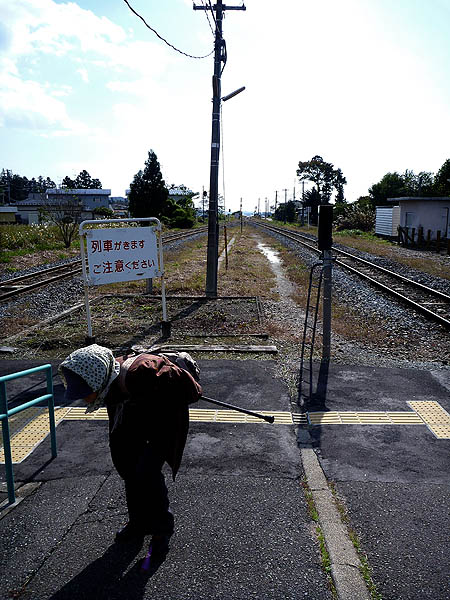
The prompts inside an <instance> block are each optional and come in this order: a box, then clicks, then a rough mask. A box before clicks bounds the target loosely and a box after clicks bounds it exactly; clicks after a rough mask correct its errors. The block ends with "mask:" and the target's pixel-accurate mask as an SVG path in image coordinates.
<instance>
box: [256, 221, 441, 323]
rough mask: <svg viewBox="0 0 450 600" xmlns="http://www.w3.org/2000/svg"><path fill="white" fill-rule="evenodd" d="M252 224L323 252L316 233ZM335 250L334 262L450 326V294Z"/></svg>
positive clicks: (338, 249) (315, 252)
mask: <svg viewBox="0 0 450 600" xmlns="http://www.w3.org/2000/svg"><path fill="white" fill-rule="evenodd" d="M252 224H253V225H255V226H257V227H260V228H261V229H264V230H267V231H272V232H273V233H276V234H278V235H281V236H283V237H285V238H286V239H289V240H291V241H293V242H295V243H297V244H301V245H302V246H304V247H306V248H308V249H309V250H310V251H311V252H312V253H314V254H318V255H320V253H321V252H320V250H318V249H317V247H316V246H315V245H314V241H315V240H314V237H313V236H312V237H311V236H306V235H303V234H301V233H297V232H294V231H292V230H289V229H286V228H283V227H276V226H274V225H268V224H267V223H261V222H259V221H258V222H257V221H252ZM333 254H334V255H335V256H336V257H338V258H336V259H335V261H334V264H335V265H337V266H339V267H341V268H343V269H346V270H347V271H350V272H351V273H353V274H355V275H357V276H359V277H361V278H362V279H364V280H365V281H367V282H368V283H370V284H371V285H373V286H375V287H376V288H378V289H379V290H382V291H383V292H385V293H387V294H389V295H391V296H393V297H395V298H396V299H397V300H399V301H401V302H403V303H405V304H407V305H408V306H410V307H411V308H413V309H414V310H415V311H417V312H420V313H421V314H423V315H425V316H426V317H427V318H429V319H432V320H433V321H437V322H438V323H440V324H441V325H443V326H444V327H446V328H449V329H450V296H449V295H448V294H445V293H444V292H441V291H439V290H435V289H433V288H431V287H429V286H425V285H423V284H421V283H418V282H416V281H414V280H412V279H408V278H407V277H404V276H403V275H399V274H398V273H395V272H394V271H391V270H389V269H386V268H384V267H381V266H379V265H377V264H376V263H373V262H371V261H370V260H366V259H363V258H360V257H359V256H356V255H354V254H352V253H351V252H348V251H345V250H342V249H340V248H336V247H333Z"/></svg>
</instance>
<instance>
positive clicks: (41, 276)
mask: <svg viewBox="0 0 450 600" xmlns="http://www.w3.org/2000/svg"><path fill="white" fill-rule="evenodd" d="M205 231H207V227H199V228H197V229H195V230H190V231H182V232H177V233H168V234H165V235H163V245H167V244H170V243H171V242H176V241H178V240H182V239H186V238H189V237H192V236H193V235H196V234H198V233H204V232H205ZM81 272H82V268H81V259H79V258H78V259H74V260H73V261H71V262H69V263H65V264H63V265H58V266H55V267H48V268H44V269H40V270H38V271H35V272H33V273H29V274H27V275H20V276H19V277H11V278H10V279H7V280H4V281H1V282H0V302H5V301H7V300H10V299H12V298H15V297H18V296H20V295H23V294H27V293H29V292H31V291H33V290H35V289H37V288H40V287H44V286H46V285H49V284H51V283H54V282H55V281H59V280H60V279H66V278H68V277H75V276H76V275H80V273H81Z"/></svg>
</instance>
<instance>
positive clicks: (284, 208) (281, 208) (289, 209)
mask: <svg viewBox="0 0 450 600" xmlns="http://www.w3.org/2000/svg"><path fill="white" fill-rule="evenodd" d="M274 216H275V219H276V220H277V221H287V222H288V223H295V221H296V219H297V213H296V210H295V204H294V202H293V201H292V200H289V201H288V202H283V203H282V204H279V205H278V206H277V210H276V211H275V215H274Z"/></svg>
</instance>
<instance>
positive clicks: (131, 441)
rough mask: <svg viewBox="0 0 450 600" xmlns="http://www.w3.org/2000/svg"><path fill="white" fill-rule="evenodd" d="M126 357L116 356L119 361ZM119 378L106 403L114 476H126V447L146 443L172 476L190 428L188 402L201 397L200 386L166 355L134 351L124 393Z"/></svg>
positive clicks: (114, 383) (127, 457) (121, 361)
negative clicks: (135, 354) (151, 447)
mask: <svg viewBox="0 0 450 600" xmlns="http://www.w3.org/2000/svg"><path fill="white" fill-rule="evenodd" d="M126 358H129V357H126V356H125V357H121V358H118V359H117V360H118V362H119V363H120V364H122V363H123V361H124V360H125V359H126ZM119 381H120V376H119V377H118V378H117V379H116V380H115V381H114V382H113V383H112V385H111V388H110V390H109V392H108V395H107V396H106V401H105V402H106V406H107V409H108V416H109V431H110V444H111V451H112V454H113V461H114V464H115V466H116V468H117V470H118V471H119V474H120V475H121V476H122V477H124V478H126V475H124V474H123V473H125V474H126V472H127V465H126V464H125V462H126V461H127V460H128V461H129V460H133V458H130V457H133V456H134V455H135V454H136V453H133V452H132V451H129V450H131V447H137V446H136V445H137V444H139V443H141V442H142V441H145V442H148V443H151V444H152V446H153V447H154V448H155V449H156V450H157V451H158V452H160V453H161V456H162V458H163V459H164V460H165V461H166V462H167V463H168V464H169V466H170V467H171V469H172V474H173V477H174V478H175V475H176V473H177V471H178V468H179V466H180V463H181V458H182V456H183V450H184V446H185V444H186V438H187V433H188V429H189V408H188V405H189V404H191V403H192V402H196V401H197V400H198V399H199V398H200V396H201V395H202V388H201V386H200V384H199V383H197V382H196V381H195V379H194V378H193V377H192V376H191V375H190V374H189V373H188V372H187V371H185V370H184V369H180V368H179V367H177V366H176V365H174V364H173V363H172V362H170V360H169V359H167V358H166V357H164V356H156V355H152V354H140V355H138V356H137V357H136V359H135V360H134V361H133V363H132V364H131V365H130V366H129V368H128V372H127V374H126V377H125V386H126V389H127V391H128V395H127V394H126V393H125V392H124V391H123V390H122V389H121V386H120V383H119ZM113 446H114V453H113ZM121 456H122V457H123V460H122V459H121ZM121 471H122V472H121Z"/></svg>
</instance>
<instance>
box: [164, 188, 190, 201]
mask: <svg viewBox="0 0 450 600" xmlns="http://www.w3.org/2000/svg"><path fill="white" fill-rule="evenodd" d="M196 195H197V194H196V193H195V192H193V191H192V190H190V189H188V188H180V187H174V188H170V189H169V198H172V200H175V202H177V200H180V199H181V198H186V196H188V197H189V198H192V197H193V196H196Z"/></svg>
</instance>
